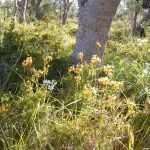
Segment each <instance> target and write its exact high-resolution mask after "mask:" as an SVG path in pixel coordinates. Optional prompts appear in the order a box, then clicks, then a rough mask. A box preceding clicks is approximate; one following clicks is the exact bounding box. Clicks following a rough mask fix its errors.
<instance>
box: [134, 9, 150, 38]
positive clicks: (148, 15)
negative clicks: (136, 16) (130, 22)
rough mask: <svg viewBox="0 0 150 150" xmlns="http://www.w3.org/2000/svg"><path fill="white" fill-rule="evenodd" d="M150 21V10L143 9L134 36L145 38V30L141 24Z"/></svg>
mask: <svg viewBox="0 0 150 150" xmlns="http://www.w3.org/2000/svg"><path fill="white" fill-rule="evenodd" d="M148 20H150V8H149V9H145V10H144V11H143V14H142V19H141V21H140V22H139V23H138V24H137V26H136V29H135V34H136V35H139V36H141V37H145V36H146V33H145V30H144V27H143V24H144V22H146V21H148Z"/></svg>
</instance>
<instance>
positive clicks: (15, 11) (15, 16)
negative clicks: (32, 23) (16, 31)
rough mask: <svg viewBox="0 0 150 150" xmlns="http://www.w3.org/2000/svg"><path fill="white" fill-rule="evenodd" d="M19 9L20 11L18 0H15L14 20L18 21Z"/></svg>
mask: <svg viewBox="0 0 150 150" xmlns="http://www.w3.org/2000/svg"><path fill="white" fill-rule="evenodd" d="M17 11H18V1H17V0H14V13H13V21H14V22H16V21H17Z"/></svg>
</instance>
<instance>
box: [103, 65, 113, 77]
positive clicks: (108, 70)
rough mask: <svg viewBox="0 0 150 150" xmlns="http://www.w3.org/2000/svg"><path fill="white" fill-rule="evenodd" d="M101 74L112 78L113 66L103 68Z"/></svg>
mask: <svg viewBox="0 0 150 150" xmlns="http://www.w3.org/2000/svg"><path fill="white" fill-rule="evenodd" d="M103 72H104V74H105V75H107V76H112V74H113V72H114V66H110V65H107V66H104V67H103Z"/></svg>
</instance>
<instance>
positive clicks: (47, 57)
mask: <svg viewBox="0 0 150 150" xmlns="http://www.w3.org/2000/svg"><path fill="white" fill-rule="evenodd" d="M43 60H44V62H45V64H48V63H49V62H52V60H53V57H52V56H48V55H46V56H44V58H43Z"/></svg>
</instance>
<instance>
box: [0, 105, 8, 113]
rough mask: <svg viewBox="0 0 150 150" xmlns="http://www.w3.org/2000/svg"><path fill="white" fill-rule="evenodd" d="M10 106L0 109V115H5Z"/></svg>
mask: <svg viewBox="0 0 150 150" xmlns="http://www.w3.org/2000/svg"><path fill="white" fill-rule="evenodd" d="M9 107H10V105H9V104H6V106H3V107H0V114H3V113H5V112H6V111H7V110H8V109H9Z"/></svg>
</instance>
